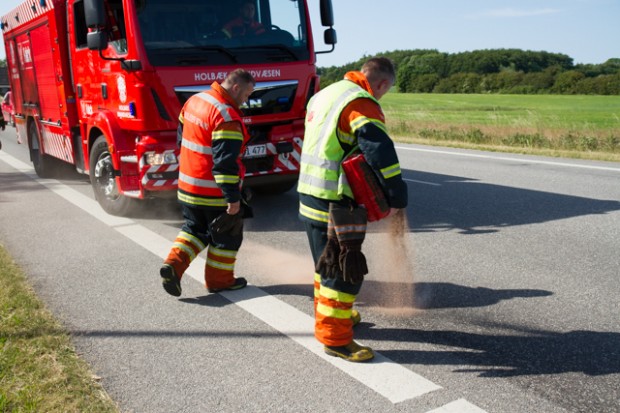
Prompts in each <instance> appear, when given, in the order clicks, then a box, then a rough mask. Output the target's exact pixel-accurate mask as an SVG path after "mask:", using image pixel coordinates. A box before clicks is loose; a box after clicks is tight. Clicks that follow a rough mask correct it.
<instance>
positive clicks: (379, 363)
mask: <svg viewBox="0 0 620 413" xmlns="http://www.w3.org/2000/svg"><path fill="white" fill-rule="evenodd" d="M0 159H2V160H3V161H4V162H6V163H7V164H9V165H10V166H12V167H13V168H15V169H17V170H18V171H20V172H22V173H24V174H26V175H27V176H29V177H30V178H32V179H33V180H35V181H37V182H38V183H40V184H41V185H43V186H45V187H46V188H48V189H49V190H51V191H52V192H54V193H56V194H57V195H59V196H61V197H62V198H64V199H65V200H67V201H68V202H70V203H72V204H73V205H75V206H77V207H79V208H80V209H82V210H83V211H85V212H87V213H88V214H90V215H92V216H93V217H94V218H96V219H98V220H99V221H101V222H102V223H104V224H106V225H108V226H110V227H111V228H113V229H115V230H116V231H117V232H119V233H120V234H122V235H124V236H125V237H127V238H129V239H130V240H132V241H133V242H135V243H136V244H138V245H139V246H141V247H143V248H145V249H146V250H148V251H150V252H151V253H153V254H155V255H156V256H158V257H159V258H161V259H162V260H163V259H165V258H166V256H167V254H168V250H169V248H170V245H171V244H172V242H171V241H170V240H168V239H166V238H164V237H162V236H161V235H159V234H157V233H155V232H153V231H151V230H149V229H148V228H146V227H144V226H142V225H140V224H137V223H135V222H134V221H133V220H131V219H129V218H123V217H115V216H111V215H108V214H107V213H105V212H104V211H103V210H102V209H101V207H100V206H99V204H98V203H97V202H96V201H95V200H94V199H92V198H90V197H88V196H86V195H84V194H81V193H80V192H78V191H76V190H74V189H72V188H70V187H68V186H66V185H64V184H62V183H61V182H59V181H57V180H54V179H41V178H38V177H37V176H36V174H35V173H34V170H33V169H32V167H31V166H29V165H26V164H25V163H23V162H21V161H20V160H18V159H16V158H13V157H12V156H10V155H7V154H5V153H0ZM204 265H205V260H204V258H202V257H197V258H196V259H195V260H194V262H193V263H192V265H191V266H190V268H189V269H188V270H187V273H186V274H188V275H189V276H191V277H192V278H193V279H195V280H196V281H198V282H199V283H201V284H202V283H203V277H204V276H203V269H204ZM220 294H221V295H222V296H223V297H225V298H226V299H228V300H229V301H231V302H232V303H234V304H236V305H238V306H239V307H241V308H242V309H244V310H246V311H247V312H249V313H250V314H252V315H253V316H254V317H256V318H258V319H260V320H262V321H263V322H265V323H266V324H268V325H269V326H271V327H272V328H274V329H276V330H278V331H279V332H281V333H282V334H284V335H286V336H287V337H289V338H291V339H292V340H294V341H295V342H297V343H298V344H300V345H301V346H303V347H304V348H306V349H307V350H309V351H310V352H312V353H314V354H315V355H317V356H318V357H320V358H321V359H323V360H325V361H326V362H328V363H330V364H331V365H333V366H334V367H336V368H338V369H340V370H342V371H343V372H345V373H347V374H348V375H349V376H351V377H352V378H354V379H356V380H357V381H359V382H361V383H362V384H364V385H366V386H367V387H369V388H371V389H373V390H374V391H376V392H377V393H379V394H380V395H382V396H383V397H385V398H387V399H388V400H390V401H391V402H392V403H399V402H403V401H406V400H410V399H413V398H416V397H419V396H422V395H424V394H426V393H429V392H432V391H435V390H438V389H441V386H439V385H437V384H435V383H433V382H431V381H430V380H428V379H426V378H424V377H422V376H421V375H419V374H417V373H415V372H413V371H411V370H409V369H407V368H405V367H403V366H401V365H400V364H398V363H396V362H394V361H392V360H390V359H389V358H387V357H385V356H383V355H381V354H380V353H376V355H375V360H374V361H373V362H370V363H350V362H347V361H344V360H342V359H339V358H335V357H330V356H328V355H327V354H325V353H324V351H323V347H322V345H321V344H320V343H318V342H317V341H316V340H315V339H314V334H313V332H314V319H313V318H312V317H310V316H309V315H307V314H305V313H303V312H301V311H299V310H298V309H296V308H295V307H293V306H291V305H289V304H286V303H285V302H283V301H281V300H279V299H277V298H275V297H274V296H271V295H269V294H268V293H266V292H265V291H263V290H261V289H260V288H257V287H255V286H252V285H248V287H246V288H244V289H242V290H238V291H234V292H221V293H220ZM453 403H459V405H463V406H465V404H466V405H470V406H472V407H473V408H475V409H478V410H469V411H471V412H472V413H473V412H475V413H479V412H483V410H480V409H479V408H477V407H476V406H474V405H471V404H470V403H469V402H467V401H465V400H464V399H460V400H457V401H455V402H453ZM447 406H450V404H449V405H446V406H444V407H443V408H446V407H447ZM440 409H442V408H440ZM452 411H453V410H437V411H436V413H451V412H452ZM461 411H463V410H461ZM469 411H467V412H469ZM434 412H435V411H434ZM429 413H430V412H429Z"/></svg>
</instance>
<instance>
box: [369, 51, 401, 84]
mask: <svg viewBox="0 0 620 413" xmlns="http://www.w3.org/2000/svg"><path fill="white" fill-rule="evenodd" d="M362 73H364V74H365V75H366V78H367V79H368V80H369V81H375V80H389V81H390V82H392V83H394V81H395V80H396V69H394V63H393V62H392V61H391V60H390V59H388V58H387V57H373V58H371V59H368V60H367V61H366V63H364V64H363V65H362Z"/></svg>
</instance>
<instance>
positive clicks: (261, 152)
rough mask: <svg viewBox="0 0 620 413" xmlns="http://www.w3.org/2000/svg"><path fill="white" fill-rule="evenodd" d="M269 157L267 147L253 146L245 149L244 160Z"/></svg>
mask: <svg viewBox="0 0 620 413" xmlns="http://www.w3.org/2000/svg"><path fill="white" fill-rule="evenodd" d="M261 156H267V145H251V146H247V147H246V148H245V152H244V153H243V157H244V158H260V157H261Z"/></svg>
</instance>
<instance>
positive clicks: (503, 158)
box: [396, 146, 620, 172]
mask: <svg viewBox="0 0 620 413" xmlns="http://www.w3.org/2000/svg"><path fill="white" fill-rule="evenodd" d="M396 149H400V150H403V151H414V152H427V153H439V154H443V155H453V156H464V157H469V158H481V159H496V160H500V161H509V162H519V163H532V164H539V165H552V166H566V167H569V168H582V169H596V170H599V171H612V172H620V168H612V167H607V166H596V165H584V164H576V163H566V162H552V161H541V160H536V159H527V158H510V157H508V156H495V155H482V154H477V153H464V152H452V151H443V150H439V149H423V148H408V147H405V146H396Z"/></svg>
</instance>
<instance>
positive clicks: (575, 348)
mask: <svg viewBox="0 0 620 413" xmlns="http://www.w3.org/2000/svg"><path fill="white" fill-rule="evenodd" d="M360 327H361V328H360V329H359V330H358V333H357V334H358V337H359V338H360V340H363V339H372V340H378V341H381V340H387V341H400V342H415V343H429V344H435V345H441V346H448V347H458V348H459V350H446V351H416V350H387V351H381V353H382V354H384V355H385V356H387V357H389V358H390V359H392V360H394V361H396V362H398V363H411V364H425V365H452V364H453V365H461V366H462V365H468V366H470V367H469V368H466V369H459V370H456V371H457V372H468V373H471V372H474V373H479V375H480V377H514V376H521V375H540V374H558V373H566V372H580V373H584V374H587V375H589V376H600V375H606V374H617V373H620V333H613V332H597V331H583V330H579V331H569V332H566V333H556V332H550V331H527V332H525V333H526V334H527V335H494V334H476V333H468V332H460V331H425V330H415V329H390V328H364V326H362V325H360ZM461 349H463V350H461Z"/></svg>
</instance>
